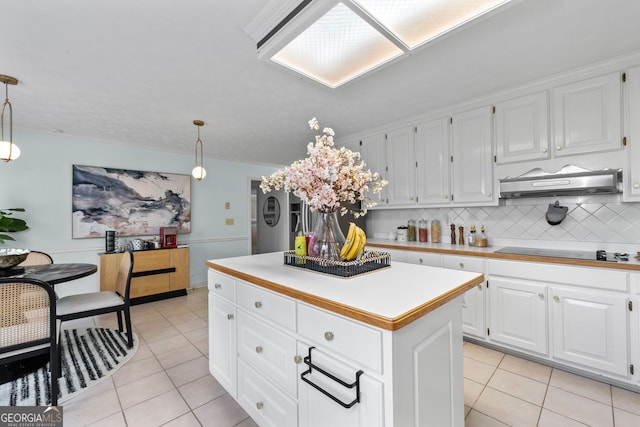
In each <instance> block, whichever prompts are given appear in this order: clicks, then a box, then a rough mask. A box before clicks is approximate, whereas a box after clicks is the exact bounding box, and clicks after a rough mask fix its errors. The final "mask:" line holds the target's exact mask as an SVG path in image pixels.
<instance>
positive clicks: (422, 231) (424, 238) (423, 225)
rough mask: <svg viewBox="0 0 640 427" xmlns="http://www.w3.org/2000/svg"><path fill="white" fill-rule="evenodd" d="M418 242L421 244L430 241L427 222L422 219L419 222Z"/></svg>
mask: <svg viewBox="0 0 640 427" xmlns="http://www.w3.org/2000/svg"><path fill="white" fill-rule="evenodd" d="M418 240H419V241H421V242H428V241H429V231H428V230H427V221H426V220H424V219H421V220H420V221H418Z"/></svg>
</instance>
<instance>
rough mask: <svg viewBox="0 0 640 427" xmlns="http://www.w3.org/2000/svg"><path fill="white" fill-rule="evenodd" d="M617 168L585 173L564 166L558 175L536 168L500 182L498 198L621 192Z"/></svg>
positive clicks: (577, 168) (572, 167)
mask: <svg viewBox="0 0 640 427" xmlns="http://www.w3.org/2000/svg"><path fill="white" fill-rule="evenodd" d="M621 177H622V174H621V171H620V170H619V169H602V170H597V171H593V170H588V169H583V168H580V167H578V166H572V165H567V166H564V167H563V168H562V169H560V170H559V171H558V172H553V173H550V172H545V171H543V170H542V169H539V168H536V169H532V170H531V171H529V172H527V173H525V174H523V175H521V176H519V177H517V178H504V179H501V180H500V198H502V199H514V198H519V197H555V196H584V195H592V194H613V193H620V182H621Z"/></svg>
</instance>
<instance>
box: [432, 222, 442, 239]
mask: <svg viewBox="0 0 640 427" xmlns="http://www.w3.org/2000/svg"><path fill="white" fill-rule="evenodd" d="M431 241H432V242H433V243H440V242H441V241H442V228H441V227H440V221H439V220H437V219H434V220H432V221H431Z"/></svg>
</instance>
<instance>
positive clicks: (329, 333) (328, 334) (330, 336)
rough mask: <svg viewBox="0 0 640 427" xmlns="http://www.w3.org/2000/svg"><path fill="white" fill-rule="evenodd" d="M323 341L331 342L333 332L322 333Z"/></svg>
mask: <svg viewBox="0 0 640 427" xmlns="http://www.w3.org/2000/svg"><path fill="white" fill-rule="evenodd" d="M324 339H325V340H327V341H331V340H333V332H328V331H327V332H325V333H324Z"/></svg>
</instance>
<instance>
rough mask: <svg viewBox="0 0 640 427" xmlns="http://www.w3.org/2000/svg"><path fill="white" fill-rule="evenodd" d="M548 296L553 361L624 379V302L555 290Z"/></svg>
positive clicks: (612, 297) (612, 296) (609, 296)
mask: <svg viewBox="0 0 640 427" xmlns="http://www.w3.org/2000/svg"><path fill="white" fill-rule="evenodd" d="M551 294H552V301H551V302H550V305H551V318H552V324H551V326H552V330H553V334H552V335H553V356H554V358H556V359H561V360H566V361H568V362H572V363H577V364H580V365H583V366H585V367H587V368H588V369H589V370H593V369H596V370H600V371H604V372H609V373H612V374H615V375H620V376H622V377H625V378H626V377H627V376H628V369H629V368H628V366H629V365H628V361H627V334H626V333H625V332H626V324H627V298H626V297H625V296H624V295H615V294H609V293H606V292H597V293H596V292H587V291H584V290H573V289H565V288H556V287H554V288H551Z"/></svg>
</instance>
